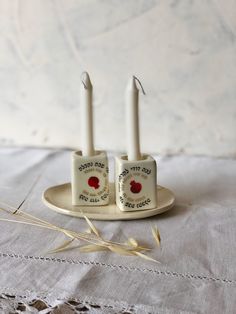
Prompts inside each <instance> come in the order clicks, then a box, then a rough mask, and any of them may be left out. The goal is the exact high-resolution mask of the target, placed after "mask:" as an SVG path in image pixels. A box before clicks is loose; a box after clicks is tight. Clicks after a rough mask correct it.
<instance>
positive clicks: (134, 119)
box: [126, 76, 141, 161]
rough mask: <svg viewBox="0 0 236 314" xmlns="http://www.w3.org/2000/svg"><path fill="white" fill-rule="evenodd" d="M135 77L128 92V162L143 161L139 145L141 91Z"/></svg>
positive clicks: (128, 87) (131, 80) (129, 85)
mask: <svg viewBox="0 0 236 314" xmlns="http://www.w3.org/2000/svg"><path fill="white" fill-rule="evenodd" d="M136 80H137V79H136V78H135V77H134V76H133V77H132V78H131V79H130V81H129V83H128V86H127V91H126V101H127V103H126V128H127V141H128V142H127V144H128V145H127V155H128V160H131V161H135V160H140V159H141V153H140V143H139V109H138V107H139V106H138V104H139V90H138V88H137V85H136Z"/></svg>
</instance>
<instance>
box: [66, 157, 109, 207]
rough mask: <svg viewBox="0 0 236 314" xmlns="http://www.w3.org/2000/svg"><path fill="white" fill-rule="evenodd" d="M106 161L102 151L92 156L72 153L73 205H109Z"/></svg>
mask: <svg viewBox="0 0 236 314" xmlns="http://www.w3.org/2000/svg"><path fill="white" fill-rule="evenodd" d="M108 172H109V169H108V160H107V155H106V153H105V152H103V151H97V152H95V155H94V156H82V152H81V151H76V152H73V153H72V165H71V185H72V204H73V205H85V206H86V205H89V206H91V205H93V206H96V205H99V206H100V205H107V204H108V203H109V181H108Z"/></svg>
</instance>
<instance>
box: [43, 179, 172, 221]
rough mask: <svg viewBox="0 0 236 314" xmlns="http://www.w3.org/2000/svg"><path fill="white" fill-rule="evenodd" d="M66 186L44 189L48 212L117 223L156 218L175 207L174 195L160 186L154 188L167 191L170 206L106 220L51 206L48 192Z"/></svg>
mask: <svg viewBox="0 0 236 314" xmlns="http://www.w3.org/2000/svg"><path fill="white" fill-rule="evenodd" d="M68 185H71V183H70V182H66V183H62V184H58V185H54V186H50V187H48V188H47V189H45V190H44V191H43V194H42V201H43V203H44V205H46V206H47V207H48V208H49V209H50V210H53V211H55V212H57V213H60V214H63V215H67V216H73V217H76V218H83V215H86V216H87V217H88V218H90V219H94V220H101V221H109V220H110V221H119V220H120V221H121V220H138V219H144V218H148V217H151V216H156V215H159V214H162V213H164V212H166V211H168V210H170V209H171V208H172V207H173V206H174V205H175V195H174V193H173V192H172V191H171V190H170V189H168V188H166V187H163V186H161V185H157V186H156V188H157V190H162V189H165V191H167V192H168V193H169V194H170V199H171V203H170V204H168V205H166V206H163V207H161V208H159V209H157V207H156V208H152V209H148V210H140V211H133V212H132V211H127V212H125V211H120V212H121V213H122V216H119V217H115V215H114V218H107V217H106V215H103V216H102V214H97V213H88V212H86V211H85V212H80V211H74V210H70V209H66V208H62V207H58V206H57V205H55V204H53V203H52V202H50V201H49V200H48V198H47V193H48V192H49V191H50V190H53V189H55V188H60V187H63V186H68ZM110 185H113V186H114V182H110ZM112 205H113V204H112ZM106 206H109V205H102V206H100V207H106ZM80 207H84V208H86V206H80ZM116 207H117V206H116ZM137 213H138V217H137V216H135V215H137ZM109 215H110V214H109ZM126 215H127V217H126ZM133 215H134V217H132V216H133Z"/></svg>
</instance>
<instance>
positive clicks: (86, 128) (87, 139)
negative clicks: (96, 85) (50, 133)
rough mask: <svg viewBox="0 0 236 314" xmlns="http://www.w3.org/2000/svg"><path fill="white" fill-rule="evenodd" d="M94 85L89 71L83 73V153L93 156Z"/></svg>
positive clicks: (81, 95)
mask: <svg viewBox="0 0 236 314" xmlns="http://www.w3.org/2000/svg"><path fill="white" fill-rule="evenodd" d="M92 105H93V86H92V84H91V81H90V78H89V75H88V73H87V72H84V73H83V78H82V82H81V93H80V106H81V138H82V155H83V156H93V155H94V154H95V152H94V144H93V108H92Z"/></svg>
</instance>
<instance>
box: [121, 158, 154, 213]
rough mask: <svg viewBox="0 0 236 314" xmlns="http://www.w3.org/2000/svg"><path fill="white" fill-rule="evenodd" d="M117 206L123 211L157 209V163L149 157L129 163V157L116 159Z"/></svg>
mask: <svg viewBox="0 0 236 314" xmlns="http://www.w3.org/2000/svg"><path fill="white" fill-rule="evenodd" d="M115 181H116V182H115V185H116V204H117V206H118V207H119V208H120V210H122V211H136V210H144V209H150V208H155V207H156V206H157V194H156V161H155V160H154V159H153V158H152V157H151V156H149V155H145V154H143V155H142V159H141V160H137V161H129V160H128V158H127V156H121V157H116V180H115Z"/></svg>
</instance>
